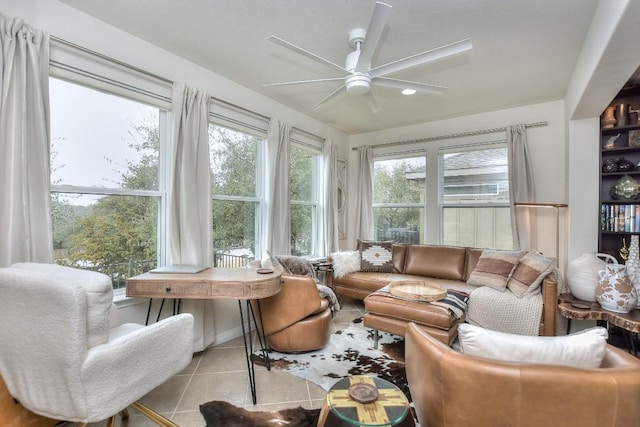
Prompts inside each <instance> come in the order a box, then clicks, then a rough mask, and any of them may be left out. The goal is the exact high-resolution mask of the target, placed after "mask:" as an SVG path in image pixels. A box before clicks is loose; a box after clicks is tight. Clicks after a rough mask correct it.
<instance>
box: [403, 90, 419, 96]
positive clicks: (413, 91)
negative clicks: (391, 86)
mask: <svg viewBox="0 0 640 427" xmlns="http://www.w3.org/2000/svg"><path fill="white" fill-rule="evenodd" d="M414 93H416V90H415V89H402V94H403V95H413V94H414Z"/></svg>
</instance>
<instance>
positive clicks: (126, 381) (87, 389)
mask: <svg viewBox="0 0 640 427" xmlns="http://www.w3.org/2000/svg"><path fill="white" fill-rule="evenodd" d="M112 311H114V310H113V304H112V285H111V280H110V279H109V277H107V276H105V275H103V274H100V273H94V272H90V271H84V270H78V269H73V268H69V267H62V266H59V265H55V264H37V263H21V264H14V265H12V266H11V267H8V268H0V374H1V375H2V378H3V379H4V381H5V383H6V385H7V388H8V390H9V392H10V393H11V395H12V396H13V397H14V398H15V399H17V400H18V401H19V402H20V403H21V404H22V405H24V406H25V407H26V408H27V409H29V410H31V411H33V412H35V413H37V414H40V415H43V416H46V417H49V418H53V419H56V420H64V421H75V422H81V423H89V422H97V421H101V420H105V419H108V418H111V417H112V416H114V415H117V414H118V413H120V412H122V411H125V410H126V408H127V407H128V406H130V405H133V406H134V407H135V408H136V409H138V410H140V412H142V413H143V414H144V415H146V416H147V417H149V418H151V419H152V420H153V421H155V422H156V423H157V424H160V425H165V426H174V425H175V424H173V423H172V422H171V421H169V420H168V419H165V418H163V417H161V416H160V415H159V414H157V413H155V412H153V411H151V410H150V409H149V408H146V407H145V406H144V405H141V404H139V403H138V402H137V400H138V399H140V398H141V397H143V396H144V395H145V394H147V393H148V392H150V391H151V390H153V389H154V388H156V387H158V386H159V385H161V384H162V383H164V382H165V381H166V380H167V379H169V378H170V377H171V376H172V375H174V374H176V373H178V372H180V371H181V370H182V369H183V368H185V367H186V366H187V365H188V364H189V362H190V361H191V357H192V346H193V341H192V335H193V317H192V316H191V315H190V314H180V315H177V316H173V317H170V318H168V319H165V320H162V321H160V322H158V323H155V324H153V325H151V326H143V325H137V324H132V323H127V324H122V325H117V324H116V323H117V322H114V321H113V320H115V319H112V317H113V316H114V314H115V313H112ZM125 413H126V412H125Z"/></svg>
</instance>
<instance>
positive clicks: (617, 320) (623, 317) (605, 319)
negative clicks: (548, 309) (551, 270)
mask: <svg viewBox="0 0 640 427" xmlns="http://www.w3.org/2000/svg"><path fill="white" fill-rule="evenodd" d="M558 309H559V310H560V314H561V315H562V317H565V318H566V319H567V334H569V332H570V330H571V320H573V319H575V320H595V321H596V322H597V323H598V325H600V326H604V327H607V326H608V324H611V325H614V326H617V327H619V328H620V329H622V330H623V331H624V332H625V334H628V336H629V341H630V343H631V351H632V352H633V354H634V355H637V349H636V346H635V342H636V340H637V338H638V333H640V310H637V309H634V310H631V311H630V312H629V313H614V312H613V311H608V310H605V309H604V308H602V307H600V304H598V303H597V302H589V301H583V300H579V299H577V298H576V297H574V296H573V295H571V294H570V293H564V294H560V295H559V296H558Z"/></svg>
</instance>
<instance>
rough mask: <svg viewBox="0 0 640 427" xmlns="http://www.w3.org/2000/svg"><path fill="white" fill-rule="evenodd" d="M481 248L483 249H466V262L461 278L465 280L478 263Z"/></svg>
mask: <svg viewBox="0 0 640 427" xmlns="http://www.w3.org/2000/svg"><path fill="white" fill-rule="evenodd" d="M483 250H484V249H477V248H468V249H467V262H466V266H465V276H464V279H463V280H464V281H465V282H466V281H467V280H469V276H470V275H471V272H472V271H473V270H474V269H475V268H476V265H477V264H478V260H479V259H480V257H481V256H482V251H483Z"/></svg>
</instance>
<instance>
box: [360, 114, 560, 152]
mask: <svg viewBox="0 0 640 427" xmlns="http://www.w3.org/2000/svg"><path fill="white" fill-rule="evenodd" d="M548 124H549V122H547V121H544V122H535V123H527V124H525V125H524V127H526V128H530V127H535V126H546V125H548ZM506 130H507V128H506V126H505V127H501V128H492V129H483V130H474V131H470V132H460V133H452V134H449V135H441V136H430V137H427V138H419V139H410V140H407V141H396V142H388V143H386V144H377V145H372V146H371V148H378V147H392V146H394V145H406V144H417V143H419V142H429V141H439V140H441V139H451V138H459V137H461V136H472V135H484V134H488V133H498V132H504V131H506ZM358 148H360V147H353V148H352V150H357V149H358Z"/></svg>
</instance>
